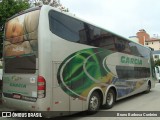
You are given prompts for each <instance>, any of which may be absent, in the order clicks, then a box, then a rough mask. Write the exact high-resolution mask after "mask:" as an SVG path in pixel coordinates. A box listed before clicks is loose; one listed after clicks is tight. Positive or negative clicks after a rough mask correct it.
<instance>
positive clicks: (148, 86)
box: [145, 83, 151, 93]
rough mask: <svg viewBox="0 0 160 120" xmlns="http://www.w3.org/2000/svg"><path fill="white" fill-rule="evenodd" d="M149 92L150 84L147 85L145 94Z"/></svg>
mask: <svg viewBox="0 0 160 120" xmlns="http://www.w3.org/2000/svg"><path fill="white" fill-rule="evenodd" d="M150 91H151V84H150V83H148V85H147V90H146V91H145V93H149V92H150Z"/></svg>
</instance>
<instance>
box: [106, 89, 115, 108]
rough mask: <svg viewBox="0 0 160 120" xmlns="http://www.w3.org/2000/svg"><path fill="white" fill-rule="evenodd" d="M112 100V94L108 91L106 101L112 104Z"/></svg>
mask: <svg viewBox="0 0 160 120" xmlns="http://www.w3.org/2000/svg"><path fill="white" fill-rule="evenodd" d="M113 100H114V98H113V94H112V93H111V92H110V93H108V94H107V103H108V105H112V103H113Z"/></svg>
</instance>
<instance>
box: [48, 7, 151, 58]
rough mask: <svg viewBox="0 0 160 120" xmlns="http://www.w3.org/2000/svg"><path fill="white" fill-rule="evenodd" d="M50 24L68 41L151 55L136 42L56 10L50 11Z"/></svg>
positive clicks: (140, 54)
mask: <svg viewBox="0 0 160 120" xmlns="http://www.w3.org/2000/svg"><path fill="white" fill-rule="evenodd" d="M49 24H50V30H51V32H52V33H54V34H56V35H57V36H59V37H61V38H63V39H65V40H68V41H72V42H77V43H82V44H87V45H92V46H95V47H101V48H104V49H109V50H113V51H117V52H122V53H126V54H131V55H135V56H139V57H149V51H148V50H147V49H145V48H143V47H141V46H139V45H138V44H136V43H133V42H130V41H128V40H125V39H124V38H122V37H119V36H117V35H115V34H112V33H111V32H109V31H106V30H103V29H100V28H98V27H95V26H93V25H90V24H88V23H86V22H83V21H80V20H78V19H75V18H73V17H70V16H67V15H65V14H62V13H59V12H56V11H54V10H51V11H50V12H49Z"/></svg>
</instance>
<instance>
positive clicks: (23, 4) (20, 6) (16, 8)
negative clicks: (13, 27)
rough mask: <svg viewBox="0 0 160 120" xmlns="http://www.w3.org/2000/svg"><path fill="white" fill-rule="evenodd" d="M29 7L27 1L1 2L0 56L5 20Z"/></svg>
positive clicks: (9, 0) (4, 0) (12, 0)
mask: <svg viewBox="0 0 160 120" xmlns="http://www.w3.org/2000/svg"><path fill="white" fill-rule="evenodd" d="M29 7H30V6H29V3H28V0H2V2H1V3H0V54H2V42H3V33H4V26H5V22H6V20H7V19H8V18H10V17H11V16H13V15H15V14H16V13H18V12H20V11H22V10H25V9H28V8H29ZM0 58H1V55H0Z"/></svg>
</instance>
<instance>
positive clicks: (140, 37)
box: [129, 29, 160, 50]
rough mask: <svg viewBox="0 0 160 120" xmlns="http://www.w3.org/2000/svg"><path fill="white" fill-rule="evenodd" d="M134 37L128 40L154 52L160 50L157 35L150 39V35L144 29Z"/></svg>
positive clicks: (159, 41) (159, 38) (159, 39)
mask: <svg viewBox="0 0 160 120" xmlns="http://www.w3.org/2000/svg"><path fill="white" fill-rule="evenodd" d="M136 35H137V36H130V37H129V39H130V40H132V41H135V42H138V43H140V44H142V45H145V46H148V47H151V48H153V49H154V50H160V37H159V36H158V35H154V36H153V37H150V35H149V34H148V33H147V32H146V31H145V30H144V29H140V30H139V31H138V32H137V33H136Z"/></svg>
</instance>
